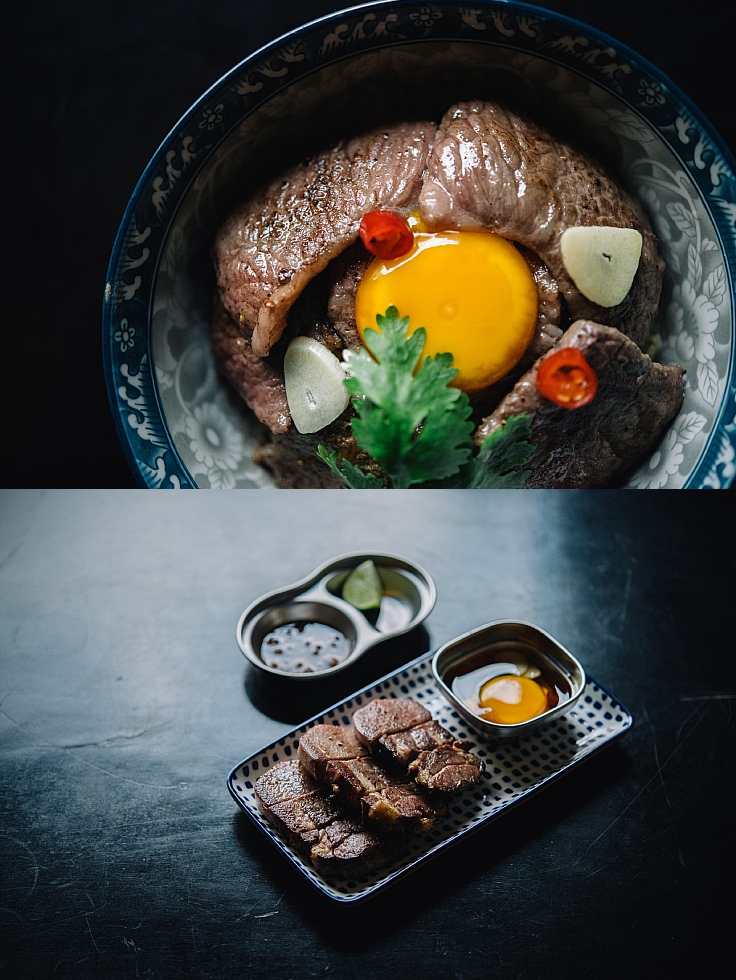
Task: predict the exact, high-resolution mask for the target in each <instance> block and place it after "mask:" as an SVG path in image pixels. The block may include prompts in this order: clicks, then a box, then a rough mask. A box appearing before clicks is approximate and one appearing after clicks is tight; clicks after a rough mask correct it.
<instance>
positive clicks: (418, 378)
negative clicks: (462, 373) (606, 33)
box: [317, 306, 533, 489]
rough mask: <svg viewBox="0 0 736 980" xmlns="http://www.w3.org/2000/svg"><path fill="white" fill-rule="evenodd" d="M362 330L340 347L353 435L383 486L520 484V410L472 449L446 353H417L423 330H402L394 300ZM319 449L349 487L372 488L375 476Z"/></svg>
mask: <svg viewBox="0 0 736 980" xmlns="http://www.w3.org/2000/svg"><path fill="white" fill-rule="evenodd" d="M376 322H377V325H378V327H379V329H378V330H370V329H369V330H366V331H365V336H364V343H365V349H361V350H359V351H346V352H345V355H344V359H345V363H346V366H347V370H348V377H347V378H346V379H345V385H346V387H347V389H348V392H349V393H350V395H351V397H352V404H353V407H354V409H355V412H356V417H355V418H354V419H353V420H352V422H351V425H352V428H353V433H354V435H355V439H356V442H357V443H358V445H359V446H360V448H361V449H362V450H363V451H364V452H366V453H367V454H368V455H370V456H371V457H372V458H373V459H374V460H375V461H376V462H377V463H379V465H380V466H381V468H382V469H383V471H384V472H385V473H386V475H387V477H388V479H389V481H390V486H392V487H393V488H395V489H405V488H408V487H412V486H413V487H422V486H424V487H458V488H459V487H468V488H473V489H475V488H477V489H490V488H495V487H498V488H509V489H510V488H516V487H522V486H523V485H524V483H525V481H526V478H527V472H526V470H525V469H524V466H525V464H526V462H527V460H528V458H529V456H530V454H531V452H532V449H533V446H532V444H531V442H529V437H530V434H531V429H530V425H529V419H528V416H526V415H521V416H516V417H513V418H510V419H509V420H508V421H507V423H506V424H505V425H504V426H503V428H501V429H498V430H496V431H495V432H493V433H492V434H491V435H490V436H488V438H487V439H486V440H485V441H484V442H483V444H482V446H481V447H480V450H479V452H478V453H477V455H473V440H472V432H473V428H474V424H473V422H472V420H471V414H472V408H471V405H470V400H469V399H468V396H467V395H466V394H465V392H463V391H461V390H460V389H459V388H451V387H449V384H450V382H451V381H452V380H453V379H454V378H455V377H456V376H457V373H458V372H457V369H456V368H454V367H453V366H452V354H449V353H447V354H436V355H435V356H434V357H425V358H424V359H423V360H422V351H423V349H424V343H425V340H426V331H425V330H424V328H423V327H418V328H417V329H416V330H414V331H413V333H411V334H410V333H409V318H408V317H401V316H400V315H399V312H398V310H397V309H396V307H394V306H390V307H389V308H388V309H387V310H386V313H385V315H384V316H381V315H379V316H377V317H376ZM317 451H318V453H319V455H320V457H321V458H322V459H323V460H324V461H325V463H327V465H328V466H330V467H331V469H332V470H333V471H334V472H335V473H337V475H338V476H339V477H340V478H341V479H342V481H343V483H344V484H345V485H346V486H347V487H350V488H353V489H376V488H379V487H382V486H384V484H383V482H382V481H381V479H380V478H379V477H377V476H375V475H374V474H372V473H367V472H364V471H363V470H361V469H360V468H359V467H357V466H355V464H353V463H351V462H350V461H349V460H345V459H340V458H339V456H338V454H337V452H332V453H329V452H328V451H327V450H326V449H325V447H324V446H319V447H318V450H317Z"/></svg>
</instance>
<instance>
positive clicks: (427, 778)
mask: <svg viewBox="0 0 736 980" xmlns="http://www.w3.org/2000/svg"><path fill="white" fill-rule="evenodd" d="M484 768H485V767H484V764H483V762H482V761H481V760H480V759H478V758H477V756H475V755H473V754H472V753H471V752H468V751H467V750H466V749H465V748H464V747H463V743H461V742H453V743H452V744H449V745H440V746H438V747H437V748H436V749H427V750H426V751H424V752H420V753H419V755H418V756H417V758H416V759H415V760H414V761H413V762H412V763H411V764H410V766H409V769H408V772H409V775H410V776H413V777H414V779H415V780H416V781H417V783H418V784H419V785H420V786H423V787H424V788H425V789H428V790H430V791H431V792H432V793H457V792H459V791H460V790H461V789H467V788H468V786H474V785H475V784H476V783H477V782H478V780H479V779H480V776H481V773H482V772H483V769H484Z"/></svg>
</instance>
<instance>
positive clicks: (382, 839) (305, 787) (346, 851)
mask: <svg viewBox="0 0 736 980" xmlns="http://www.w3.org/2000/svg"><path fill="white" fill-rule="evenodd" d="M254 789H255V794H256V800H257V802H258V806H259V808H260V810H261V812H262V813H263V814H264V816H265V817H266V819H267V820H268V821H269V823H270V824H271V825H272V826H273V827H275V829H276V830H277V831H278V832H279V834H280V835H281V836H282V837H283V838H284V839H285V840H286V841H288V843H290V844H291V845H292V847H294V848H295V849H296V850H297V851H299V853H301V854H304V855H305V856H306V857H308V858H309V860H310V861H311V863H312V865H313V866H314V868H315V869H316V870H317V871H319V872H320V874H323V875H324V876H325V877H335V878H348V877H357V876H360V875H364V874H368V873H369V872H371V871H374V870H376V869H378V868H380V867H382V866H383V865H385V864H386V863H387V862H388V861H390V860H392V859H393V858H394V857H396V856H398V854H399V853H400V852H401V851H402V850H403V847H404V842H403V840H402V839H401V838H400V837H396V836H393V835H378V834H376V833H373V832H372V831H370V830H367V829H366V828H365V827H363V826H362V825H361V824H360V823H359V822H358V821H357V820H356V819H354V818H353V817H351V816H350V815H349V814H348V813H346V812H345V810H343V808H342V807H341V806H340V805H339V803H338V802H337V801H336V800H335V798H334V796H333V795H332V794H331V793H330V791H329V789H328V788H327V787H325V786H319V785H318V784H317V783H316V782H315V780H314V779H313V778H312V777H311V776H310V775H309V773H307V772H305V771H304V770H303V769H302V767H301V766H300V765H299V762H298V760H296V759H294V760H291V761H288V762H281V763H278V764H277V765H275V766H272V767H271V768H270V769H267V770H266V772H265V773H264V774H263V775H262V776H260V777H259V778H258V779H257V780H256V783H255V787H254Z"/></svg>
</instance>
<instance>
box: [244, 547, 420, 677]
mask: <svg viewBox="0 0 736 980" xmlns="http://www.w3.org/2000/svg"><path fill="white" fill-rule="evenodd" d="M368 560H370V561H372V562H373V563H374V564H375V566H376V568H377V570H378V573H379V575H380V578H381V581H382V583H383V589H384V594H383V598H382V600H381V608H380V611H379V612H378V614H377V617H376V618H375V620H374V621H372V620H371V619H369V618H368V616H366V615H365V614H364V613H362V612H361V611H360V610H359V609H356V608H355V607H354V606H352V605H350V603H349V602H346V601H345V600H344V599H343V598H342V595H341V592H342V587H343V585H344V583H345V581H346V579H347V577H348V575H349V574H350V572H351V571H352V570H353V569H354V568H356V567H357V566H358V565H360V564H361V563H362V562H364V561H368ZM436 598H437V590H436V588H435V584H434V582H433V580H432V578H431V576H430V575H429V574H428V573H427V572H426V571H425V570H424V569H423V568H422V567H421V566H420V565H417V564H416V563H415V562H412V561H409V560H408V559H406V558H402V557H400V556H398V555H391V554H366V553H352V554H345V555H340V556H338V557H336V558H333V559H332V560H331V561H328V562H325V563H324V564H322V565H320V566H319V567H318V568H316V569H315V570H314V571H313V572H312V574H311V575H309V576H307V578H304V579H302V580H301V581H299V582H295V583H294V584H293V585H289V586H286V587H285V588H281V589H275V590H274V591H272V592H268V593H266V594H265V595H263V596H261V597H260V598H259V599H257V600H256V601H255V602H252V603H251V604H250V605H249V606H248V607H247V608H246V609H245V610H244V611H243V613H242V615H241V617H240V619H239V620H238V627H237V640H238V645H239V646H240V649H241V650H242V651H243V653H244V654H245V656H246V657H247V658H248V660H249V661H250V662H251V663H252V664H253V665H254V666H255V667H257V668H258V669H259V670H262V671H265V672H267V673H269V674H274V675H278V676H280V677H289V678H292V679H294V680H314V679H318V678H324V677H326V676H329V675H332V674H335V673H337V672H338V671H341V670H344V669H345V668H346V667H348V666H350V665H351V664H353V663H355V661H356V660H358V659H359V658H360V657H362V656H363V655H364V654H365V653H367V651H368V650H370V649H371V648H372V647H374V646H376V644H378V643H381V642H383V641H384V640H388V639H390V638H394V637H397V636H401V635H402V634H404V633H408V632H409V631H410V630H413V629H414V628H415V627H417V626H419V625H420V623H422V622H423V621H424V619H425V618H426V617H427V616H428V614H429V613H430V611H431V610H432V608H433V606H434V604H435V600H436ZM292 623H302V624H311V623H317V624H322V625H324V626H326V627H331V628H332V629H333V630H335V631H337V632H338V633H339V634H341V635H342V637H344V638H345V641H346V642H347V645H348V653H347V656H345V657H344V658H343V659H341V660H340V661H339V662H338V663H336V664H334V665H333V666H326V667H318V668H315V669H309V668H307V669H302V670H284V669H280V668H279V667H276V666H272V665H271V664H269V663H267V662H266V661H265V660H264V656H263V652H262V648H263V643H264V640H265V639H266V638H267V637H268V636H269V635H272V634H273V632H274V631H275V630H278V629H279V628H280V627H285V626H286V625H287V624H292Z"/></svg>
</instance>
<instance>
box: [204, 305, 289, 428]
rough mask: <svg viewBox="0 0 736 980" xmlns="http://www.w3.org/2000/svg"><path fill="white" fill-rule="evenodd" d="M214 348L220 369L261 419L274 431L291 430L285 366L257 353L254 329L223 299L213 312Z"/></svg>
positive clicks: (216, 361)
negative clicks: (233, 315) (242, 326)
mask: <svg viewBox="0 0 736 980" xmlns="http://www.w3.org/2000/svg"><path fill="white" fill-rule="evenodd" d="M212 349H213V353H214V357H215V363H216V364H217V366H218V369H219V371H220V372H221V373H222V374H223V376H224V377H226V378H227V380H228V381H229V382H230V384H231V385H232V386H233V387H234V388H235V390H236V391H237V392H238V394H239V395H240V397H241V398H243V399H244V400H245V402H246V403H247V404H248V406H249V408H250V409H251V410H252V412H253V414H254V415H255V416H256V418H257V419H258V421H259V422H262V423H263V424H264V425H267V426H268V428H269V429H270V430H271V432H276V433H284V432H288V430H289V428H290V427H291V413H290V412H289V404H288V402H287V401H286V387H285V385H284V370H283V366H277V365H276V364H274V363H273V362H272V361H271V359H270V358H265V357H257V356H256V355H255V354H254V353H253V349H252V347H251V345H250V331H248V330H244V329H240V328H239V327H238V326H237V324H235V323H234V322H233V320H232V318H231V316H230V314H229V313H228V312H227V310H226V309H225V307H224V306H223V305H222V303H221V302H220V300H219V299H216V300H215V308H214V313H213V316H212Z"/></svg>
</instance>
